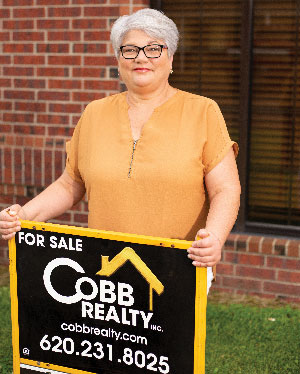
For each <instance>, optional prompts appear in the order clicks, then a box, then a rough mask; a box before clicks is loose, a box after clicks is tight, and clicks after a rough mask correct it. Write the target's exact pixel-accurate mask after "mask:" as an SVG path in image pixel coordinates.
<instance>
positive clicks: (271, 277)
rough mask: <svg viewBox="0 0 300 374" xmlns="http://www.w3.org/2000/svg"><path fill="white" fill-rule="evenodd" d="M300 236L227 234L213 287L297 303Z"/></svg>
mask: <svg viewBox="0 0 300 374" xmlns="http://www.w3.org/2000/svg"><path fill="white" fill-rule="evenodd" d="M299 257H300V240H293V239H282V238H276V237H263V236H254V235H241V234H230V236H229V237H228V240H227V241H226V243H225V246H224V250H223V253H222V261H221V263H220V264H218V266H217V281H216V283H214V287H213V290H217V291H222V292H231V293H234V294H249V295H253V296H260V297H264V298H273V299H274V298H278V299H281V300H282V301H287V302H293V303H300V259H299Z"/></svg>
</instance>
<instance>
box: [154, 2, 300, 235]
mask: <svg viewBox="0 0 300 374" xmlns="http://www.w3.org/2000/svg"><path fill="white" fill-rule="evenodd" d="M152 5H153V7H154V8H158V9H161V10H162V11H163V12H164V13H165V14H166V15H168V16H170V17H171V18H172V19H173V20H174V21H175V23H176V24H177V26H178V28H179V31H180V34H181V41H180V47H179V49H178V52H177V53H176V55H175V58H174V63H173V70H174V73H173V75H172V77H171V79H170V81H171V84H173V85H174V86H175V87H178V88H180V89H183V90H187V91H190V92H194V93H197V94H200V95H203V96H208V97H210V98H212V99H214V100H215V101H216V102H217V103H218V104H219V105H220V107H221V110H222V112H223V115H224V117H225V121H226V123H227V126H228V129H229V132H230V135H231V137H232V138H233V139H234V140H236V141H238V142H239V144H240V145H241V144H243V146H242V148H241V149H240V156H239V157H240V160H242V161H241V162H240V163H239V168H240V174H241V176H242V180H244V185H243V187H244V188H243V190H244V193H243V196H242V209H241V213H240V216H239V219H238V229H239V230H241V229H242V230H244V231H262V232H266V231H267V232H269V233H273V234H274V233H283V234H287V233H288V232H289V233H290V234H295V232H296V231H297V230H298V229H297V226H299V224H300V81H299V80H300V52H299V49H300V41H299V31H300V25H299V22H300V0H287V1H282V0H272V1H271V0H244V1H243V0H222V1H220V0H190V1H189V0H187V1H184V2H183V1H179V0H162V1H152ZM244 20H248V21H247V22H244ZM243 103H248V104H247V105H243ZM242 184H243V183H242Z"/></svg>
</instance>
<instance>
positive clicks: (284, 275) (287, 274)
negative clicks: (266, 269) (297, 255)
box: [277, 269, 300, 283]
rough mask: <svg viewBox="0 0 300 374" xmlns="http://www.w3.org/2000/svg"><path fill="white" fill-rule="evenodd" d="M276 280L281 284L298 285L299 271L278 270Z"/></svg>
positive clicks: (299, 279)
mask: <svg viewBox="0 0 300 374" xmlns="http://www.w3.org/2000/svg"><path fill="white" fill-rule="evenodd" d="M299 270H300V269H299ZM277 279H278V280H280V281H283V282H291V283H300V271H282V270H279V271H278V276H277Z"/></svg>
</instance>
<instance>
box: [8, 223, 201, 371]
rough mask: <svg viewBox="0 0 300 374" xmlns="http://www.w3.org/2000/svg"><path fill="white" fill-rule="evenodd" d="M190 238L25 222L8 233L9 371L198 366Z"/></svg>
mask: <svg viewBox="0 0 300 374" xmlns="http://www.w3.org/2000/svg"><path fill="white" fill-rule="evenodd" d="M190 244H191V242H187V241H180V240H171V239H161V238H152V237H146V236H137V235H129V234H122V233H114V232H107V231H97V230H91V229H83V228H76V227H68V226H60V225H53V224H44V223H37V222H29V221H23V222H22V230H21V231H20V232H19V233H17V235H16V237H15V239H13V240H11V241H10V273H11V300H12V327H13V355H14V374H19V373H20V374H27V373H31V374H36V373H39V372H40V373H48V374H50V373H51V374H53V373H76V374H79V373H80V374H81V373H82V374H83V373H86V374H87V373H90V374H96V373H101V374H108V373H109V374H126V373H130V374H139V373H143V374H145V373H147V374H148V373H149V374H152V373H161V374H169V373H171V374H183V373H184V374H193V373H194V374H200V373H201V374H204V371H205V369H204V359H205V331H206V269H199V268H198V269H196V268H195V267H193V266H192V265H191V261H190V260H189V259H188V258H187V255H186V251H185V249H187V248H188V247H189V246H190Z"/></svg>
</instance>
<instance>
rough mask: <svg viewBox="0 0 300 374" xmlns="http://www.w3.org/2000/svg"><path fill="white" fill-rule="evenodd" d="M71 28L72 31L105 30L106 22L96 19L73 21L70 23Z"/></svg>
mask: <svg viewBox="0 0 300 374" xmlns="http://www.w3.org/2000/svg"><path fill="white" fill-rule="evenodd" d="M72 26H73V28H74V29H81V30H82V29H89V30H91V29H97V30H99V29H106V28H107V22H106V19H102V18H96V19H84V18H83V19H74V20H73V21H72Z"/></svg>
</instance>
